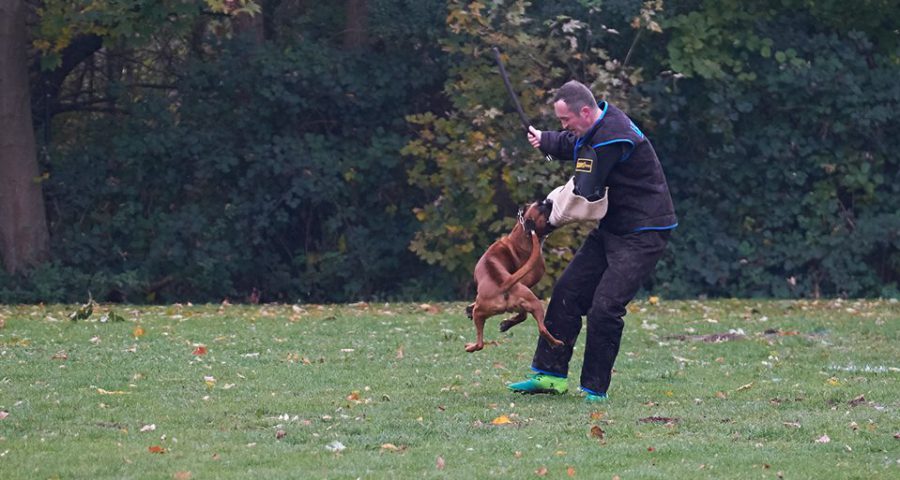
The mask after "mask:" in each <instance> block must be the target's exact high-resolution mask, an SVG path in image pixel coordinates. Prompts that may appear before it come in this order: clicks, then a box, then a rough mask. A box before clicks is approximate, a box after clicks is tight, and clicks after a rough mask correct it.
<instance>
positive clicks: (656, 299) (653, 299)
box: [647, 295, 659, 305]
mask: <svg viewBox="0 0 900 480" xmlns="http://www.w3.org/2000/svg"><path fill="white" fill-rule="evenodd" d="M647 301H648V302H649V303H650V305H659V297H657V296H656V295H654V296H651V297H650V298H648V299H647Z"/></svg>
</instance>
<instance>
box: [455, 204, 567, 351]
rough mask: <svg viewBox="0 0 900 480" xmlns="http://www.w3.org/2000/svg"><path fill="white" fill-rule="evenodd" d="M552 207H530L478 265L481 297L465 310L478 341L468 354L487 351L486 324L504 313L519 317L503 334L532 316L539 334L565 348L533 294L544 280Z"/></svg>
mask: <svg viewBox="0 0 900 480" xmlns="http://www.w3.org/2000/svg"><path fill="white" fill-rule="evenodd" d="M551 208H552V204H551V203H550V202H548V201H546V200H544V201H542V202H535V203H533V204H531V205H529V206H528V208H527V210H525V213H524V214H523V213H522V211H521V210H520V211H519V221H518V223H516V226H515V227H513V229H512V232H510V233H509V235H507V236H505V237H503V238H501V239H500V240H497V241H496V242H494V243H493V244H492V245H491V246H490V247H488V249H487V251H486V252H484V255H482V256H481V259H479V260H478V263H477V264H476V265H475V283H476V285H477V290H478V293H477V295H476V296H475V303H473V304H471V305H469V306H468V307H467V308H466V314H467V315H468V316H469V318H471V319H472V322H474V323H475V332H476V334H477V340H476V341H475V343H467V344H466V351H467V352H477V351H478V350H481V349H482V348H484V322H485V320H487V319H488V318H490V317H492V316H494V315H497V314H499V313H504V312H516V315H515V316H513V317H510V318H509V319H507V320H504V321H503V322H501V323H500V331H501V332H505V331H506V330H509V328H510V327H512V326H514V325H517V324H519V323H522V322H523V321H525V318H526V316H527V314H529V313H530V314H531V315H532V316H533V317H534V319H535V320H537V324H538V332H539V333H540V335H541V336H542V337H544V339H546V340H547V341H548V342H550V343H551V344H553V345H554V346H558V345H562V342H561V341H559V340H557V339H556V338H554V337H553V335H551V334H550V332H549V331H548V330H547V327H545V326H544V306H543V304H541V300H540V299H538V298H537V297H536V296H535V295H534V293H533V292H532V291H531V287H532V286H534V284H536V283H537V282H538V281H540V279H541V277H543V276H544V257H543V256H542V255H541V242H540V240H541V238H542V237H544V236H546V235H547V234H548V233H550V230H551V229H552V227H551V226H550V224H549V223H548V220H547V219H548V218H549V217H550V210H551Z"/></svg>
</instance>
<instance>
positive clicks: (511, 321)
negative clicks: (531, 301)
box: [500, 312, 528, 332]
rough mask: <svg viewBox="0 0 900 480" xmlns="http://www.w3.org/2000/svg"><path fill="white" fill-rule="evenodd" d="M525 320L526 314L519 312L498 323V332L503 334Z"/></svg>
mask: <svg viewBox="0 0 900 480" xmlns="http://www.w3.org/2000/svg"><path fill="white" fill-rule="evenodd" d="M526 318H528V313H527V312H519V313H517V314H515V315H513V316H512V317H509V318H507V319H506V320H504V321H502V322H500V331H501V332H505V331H507V330H509V329H510V328H512V327H515V326H516V325H518V324H520V323H522V322H524V321H525V319H526Z"/></svg>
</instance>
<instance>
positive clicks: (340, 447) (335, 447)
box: [325, 440, 347, 453]
mask: <svg viewBox="0 0 900 480" xmlns="http://www.w3.org/2000/svg"><path fill="white" fill-rule="evenodd" d="M325 449H326V450H328V451H329V452H335V453H340V452H343V451H344V450H346V449H347V447H345V446H344V444H343V443H341V442H339V441H337V440H335V441H333V442H331V443H329V444H328V445H325Z"/></svg>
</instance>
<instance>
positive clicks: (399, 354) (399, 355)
mask: <svg viewBox="0 0 900 480" xmlns="http://www.w3.org/2000/svg"><path fill="white" fill-rule="evenodd" d="M402 359H403V345H400V346H399V347H397V360H402Z"/></svg>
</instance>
